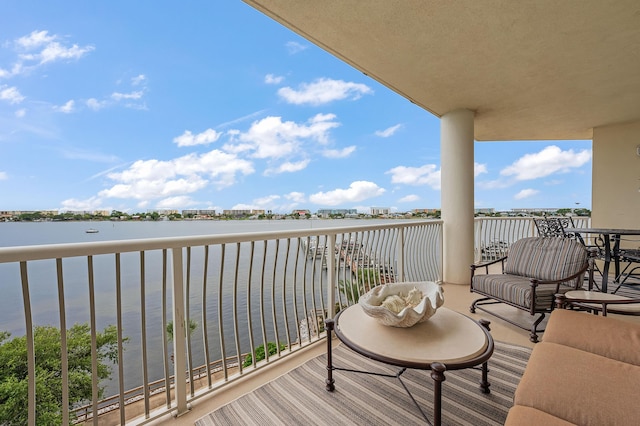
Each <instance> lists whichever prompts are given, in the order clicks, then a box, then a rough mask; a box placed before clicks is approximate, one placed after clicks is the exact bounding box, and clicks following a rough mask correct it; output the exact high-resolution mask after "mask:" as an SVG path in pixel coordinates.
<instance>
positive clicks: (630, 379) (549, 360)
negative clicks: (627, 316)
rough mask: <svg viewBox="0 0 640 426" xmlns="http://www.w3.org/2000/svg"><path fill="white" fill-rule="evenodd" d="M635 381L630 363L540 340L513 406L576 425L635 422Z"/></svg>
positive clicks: (638, 411) (638, 408)
mask: <svg viewBox="0 0 640 426" xmlns="http://www.w3.org/2000/svg"><path fill="white" fill-rule="evenodd" d="M618 344H619V343H618ZM639 383H640V367H638V366H636V365H633V364H627V363H624V362H621V361H617V360H613V359H609V358H605V357H603V356H600V355H595V354H592V353H589V352H585V351H582V350H579V349H575V348H571V347H568V346H564V345H560V344H557V343H551V342H547V341H543V342H541V343H538V344H537V345H536V347H535V348H534V349H533V351H532V353H531V357H530V358H529V362H528V364H527V368H526V369H525V372H524V375H523V376H522V380H521V381H520V384H519V385H518V388H517V389H516V393H515V397H514V403H515V404H516V405H523V406H528V407H533V408H536V409H538V410H541V411H544V412H546V413H548V414H550V415H552V416H554V417H558V418H560V419H563V420H565V421H568V422H570V423H575V424H580V425H605V424H606V425H626V424H637V421H638V419H640V404H637V403H636V402H635V397H636V396H637V394H638V389H639V387H638V384H639Z"/></svg>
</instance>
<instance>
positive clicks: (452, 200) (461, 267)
mask: <svg viewBox="0 0 640 426" xmlns="http://www.w3.org/2000/svg"><path fill="white" fill-rule="evenodd" d="M473 143H474V136H473V111H469V110H466V109H459V110H455V111H451V112H448V113H446V114H445V115H443V116H442V118H441V120H440V167H441V188H442V192H441V195H440V202H441V208H442V220H443V221H444V225H443V227H444V229H443V234H444V235H443V268H444V270H443V279H444V282H445V283H451V284H469V277H470V272H469V265H471V264H472V263H473V241H474V237H473V209H474V204H473V159H474V153H473V151H474V147H473Z"/></svg>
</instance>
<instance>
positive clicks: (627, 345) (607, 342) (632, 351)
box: [542, 309, 640, 390]
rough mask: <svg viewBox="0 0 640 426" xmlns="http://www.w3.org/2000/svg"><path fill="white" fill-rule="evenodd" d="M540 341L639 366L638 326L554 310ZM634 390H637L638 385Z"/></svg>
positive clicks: (584, 314)
mask: <svg viewBox="0 0 640 426" xmlns="http://www.w3.org/2000/svg"><path fill="white" fill-rule="evenodd" d="M542 340H543V341H544V342H549V343H559V344H562V345H566V346H570V347H572V348H576V349H581V350H583V351H587V352H592V353H594V354H597V355H602V356H604V357H607V358H611V359H614V360H618V361H623V362H628V363H630V364H634V365H637V366H640V324H638V323H633V322H630V321H624V320H620V319H617V318H611V317H602V316H596V315H593V314H590V313H586V312H576V311H568V310H565V309H556V310H554V311H553V313H551V316H550V317H549V322H548V324H547V328H546V331H545V332H544V335H543V337H542ZM637 387H638V389H639V390H640V382H639V383H637Z"/></svg>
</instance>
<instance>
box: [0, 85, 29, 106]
mask: <svg viewBox="0 0 640 426" xmlns="http://www.w3.org/2000/svg"><path fill="white" fill-rule="evenodd" d="M0 99H1V100H3V101H7V102H9V103H10V104H11V105H13V104H19V103H20V102H22V101H24V99H25V98H24V96H22V95H21V94H20V91H19V90H18V89H17V88H15V87H9V86H0Z"/></svg>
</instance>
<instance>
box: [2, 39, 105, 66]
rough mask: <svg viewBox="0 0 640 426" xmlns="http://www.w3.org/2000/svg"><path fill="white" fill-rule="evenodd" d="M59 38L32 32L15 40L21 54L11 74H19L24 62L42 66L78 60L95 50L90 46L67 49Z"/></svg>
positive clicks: (74, 46) (73, 46)
mask: <svg viewBox="0 0 640 426" xmlns="http://www.w3.org/2000/svg"><path fill="white" fill-rule="evenodd" d="M60 38H61V37H60V36H58V35H49V32H48V31H33V32H32V33H31V34H29V35H28V36H24V37H20V38H19V39H17V40H16V42H15V44H16V47H18V49H19V50H20V51H21V52H22V53H21V54H20V55H19V62H18V63H17V65H18V67H17V68H16V67H14V71H13V72H12V74H17V73H19V72H21V71H22V69H23V67H22V64H23V63H25V62H35V63H36V65H42V64H46V63H49V62H55V61H59V60H70V59H79V58H81V57H83V56H85V55H86V54H87V53H89V52H91V51H93V50H94V49H95V48H94V47H93V46H90V45H87V46H84V47H80V46H78V45H77V44H73V45H71V46H69V47H67V46H65V45H64V44H62V43H61V42H59V41H58V40H60Z"/></svg>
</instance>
